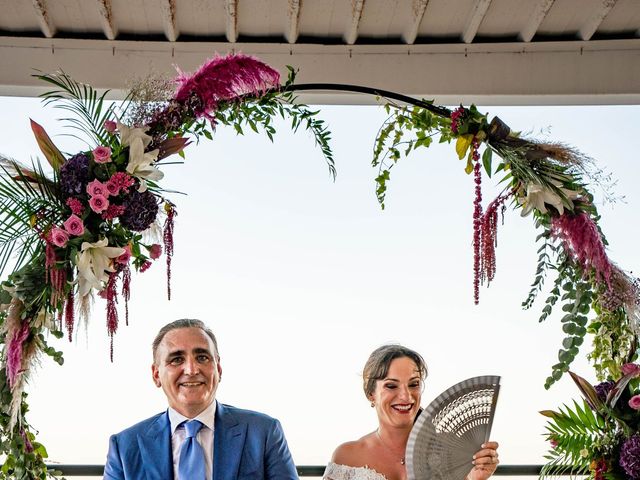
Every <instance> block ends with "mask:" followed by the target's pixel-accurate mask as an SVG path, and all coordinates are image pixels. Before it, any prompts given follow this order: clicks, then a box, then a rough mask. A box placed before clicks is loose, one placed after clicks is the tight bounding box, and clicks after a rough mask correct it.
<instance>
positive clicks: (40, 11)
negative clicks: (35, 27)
mask: <svg viewBox="0 0 640 480" xmlns="http://www.w3.org/2000/svg"><path fill="white" fill-rule="evenodd" d="M32 4H33V9H34V10H35V12H36V16H37V17H38V23H39V24H40V30H41V31H42V34H43V35H44V36H45V37H47V38H53V36H54V35H55V34H56V27H55V25H54V24H53V22H52V21H51V18H50V17H49V10H47V2H46V0H32Z"/></svg>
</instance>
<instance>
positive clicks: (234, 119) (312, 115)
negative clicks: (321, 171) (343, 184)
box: [192, 67, 336, 179]
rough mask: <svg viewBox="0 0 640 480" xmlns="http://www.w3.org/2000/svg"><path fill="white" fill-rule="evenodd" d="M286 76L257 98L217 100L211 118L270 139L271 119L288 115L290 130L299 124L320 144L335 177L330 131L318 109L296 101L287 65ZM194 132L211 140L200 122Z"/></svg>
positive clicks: (291, 77)
mask: <svg viewBox="0 0 640 480" xmlns="http://www.w3.org/2000/svg"><path fill="white" fill-rule="evenodd" d="M287 68H288V71H289V75H288V78H287V81H286V83H285V85H284V86H283V87H282V88H281V89H280V90H274V91H270V92H266V93H265V94H263V95H261V96H260V97H259V98H251V97H248V96H245V97H243V98H242V99H239V100H235V101H231V102H221V103H220V104H219V105H218V109H217V110H216V112H215V118H216V120H218V121H219V122H220V123H222V124H223V125H227V126H232V127H233V128H234V130H235V131H236V133H237V134H238V135H244V133H245V129H246V127H249V128H250V129H251V130H252V131H254V132H255V133H260V131H261V130H262V131H263V132H264V133H265V135H267V137H268V138H269V140H271V141H273V136H274V134H275V133H276V129H275V128H274V126H273V124H272V122H273V118H274V117H276V116H280V117H281V118H283V119H285V118H289V119H290V120H291V129H292V130H293V131H294V132H297V131H298V129H299V128H300V127H304V128H305V129H306V130H308V131H310V132H311V133H312V134H313V136H314V139H315V142H316V145H318V146H319V147H320V150H321V151H322V154H323V155H324V157H325V160H326V162H327V165H328V167H329V173H330V174H331V176H332V177H333V178H334V179H335V177H336V168H335V161H334V159H333V152H332V150H331V147H330V145H329V142H330V140H331V132H330V131H329V129H328V128H327V126H326V124H325V122H324V120H320V119H319V118H317V116H318V114H319V113H320V111H319V110H311V109H310V108H309V107H308V106H307V105H305V104H303V103H298V102H297V97H296V96H294V94H293V92H292V91H291V90H288V88H289V87H291V86H292V85H293V82H294V81H295V75H296V72H295V70H293V69H292V68H291V67H287ZM192 132H193V133H195V134H199V133H201V134H203V135H204V136H205V137H206V138H209V139H211V138H212V136H211V133H210V132H208V131H207V130H206V126H205V124H204V122H200V123H199V124H197V126H196V127H195V128H194V130H193V131H192Z"/></svg>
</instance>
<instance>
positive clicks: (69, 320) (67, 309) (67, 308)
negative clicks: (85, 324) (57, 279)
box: [64, 290, 75, 341]
mask: <svg viewBox="0 0 640 480" xmlns="http://www.w3.org/2000/svg"><path fill="white" fill-rule="evenodd" d="M74 323H75V297H74V296H73V290H71V291H69V294H68V295H67V301H66V302H65V303H64V325H65V327H66V328H67V336H68V338H69V341H71V340H72V339H73V325H74Z"/></svg>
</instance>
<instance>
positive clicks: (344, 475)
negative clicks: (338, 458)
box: [322, 462, 387, 480]
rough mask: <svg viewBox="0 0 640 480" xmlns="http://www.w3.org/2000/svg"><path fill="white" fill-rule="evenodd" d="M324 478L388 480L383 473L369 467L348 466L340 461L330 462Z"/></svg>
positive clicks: (332, 479) (335, 479)
mask: <svg viewBox="0 0 640 480" xmlns="http://www.w3.org/2000/svg"><path fill="white" fill-rule="evenodd" d="M322 479H323V480H387V478H386V477H385V476H384V475H382V474H381V473H378V472H376V471H375V470H373V469H372V468H369V467H348V466H347V465H340V464H338V463H333V462H329V465H327V468H326V470H325V471H324V475H323V476H322Z"/></svg>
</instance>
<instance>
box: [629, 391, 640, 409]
mask: <svg viewBox="0 0 640 480" xmlns="http://www.w3.org/2000/svg"><path fill="white" fill-rule="evenodd" d="M629 406H630V407H631V408H633V409H634V410H640V395H634V396H633V397H631V400H629Z"/></svg>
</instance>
